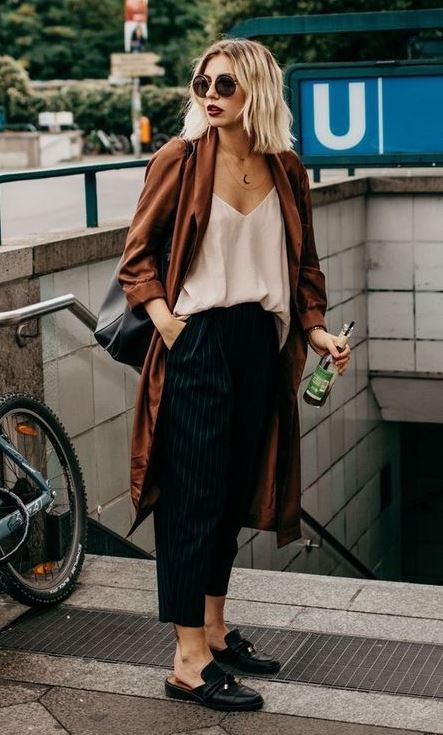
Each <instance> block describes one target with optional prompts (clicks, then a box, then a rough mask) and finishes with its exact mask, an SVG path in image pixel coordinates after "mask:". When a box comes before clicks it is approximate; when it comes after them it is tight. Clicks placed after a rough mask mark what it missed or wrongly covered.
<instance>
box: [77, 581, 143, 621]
mask: <svg viewBox="0 0 443 735" xmlns="http://www.w3.org/2000/svg"><path fill="white" fill-rule="evenodd" d="M64 607H81V608H95V609H100V610H125V611H126V612H135V613H141V614H147V613H154V614H157V611H158V598H157V592H156V591H155V592H154V591H152V590H147V589H135V588H123V587H105V586H104V585H89V584H83V583H81V584H79V585H78V586H77V587H76V589H75V591H74V592H73V593H72V595H71V596H70V597H69V599H68V600H67V601H66V604H65V605H64Z"/></svg>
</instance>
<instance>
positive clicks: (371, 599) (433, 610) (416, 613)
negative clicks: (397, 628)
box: [350, 582, 443, 620]
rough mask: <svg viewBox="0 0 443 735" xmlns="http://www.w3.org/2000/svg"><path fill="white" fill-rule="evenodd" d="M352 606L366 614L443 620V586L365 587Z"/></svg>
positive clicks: (400, 584)
mask: <svg viewBox="0 0 443 735" xmlns="http://www.w3.org/2000/svg"><path fill="white" fill-rule="evenodd" d="M350 607H351V609H352V610H361V611H364V612H377V613H387V614H389V615H396V616H402V615H405V616H408V617H413V618H414V617H415V618H433V619H435V620H443V587H441V588H439V587H437V586H434V585H425V584H414V585H411V584H402V583H399V582H397V583H395V582H392V583H390V584H389V585H386V583H383V582H380V583H379V584H378V585H371V586H369V585H364V586H363V589H362V590H361V592H360V593H359V594H358V595H357V596H356V597H355V598H354V600H353V601H352V604H351V606H350Z"/></svg>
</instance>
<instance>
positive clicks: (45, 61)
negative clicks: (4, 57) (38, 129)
mask: <svg viewBox="0 0 443 735" xmlns="http://www.w3.org/2000/svg"><path fill="white" fill-rule="evenodd" d="M1 5H2V7H1V10H0V13H1V19H0V48H1V49H2V52H3V53H5V54H8V55H10V56H13V57H14V58H15V59H18V60H20V61H21V62H22V63H23V64H24V66H25V67H26V69H27V71H28V72H29V75H30V77H31V79H54V78H55V79H57V78H58V79H66V78H68V79H84V78H87V77H92V78H101V77H107V76H108V74H109V55H110V53H112V52H115V51H123V3H122V2H121V1H120V0H100V2H91V0H57V2H48V0H27V2H21V0H2V3H1Z"/></svg>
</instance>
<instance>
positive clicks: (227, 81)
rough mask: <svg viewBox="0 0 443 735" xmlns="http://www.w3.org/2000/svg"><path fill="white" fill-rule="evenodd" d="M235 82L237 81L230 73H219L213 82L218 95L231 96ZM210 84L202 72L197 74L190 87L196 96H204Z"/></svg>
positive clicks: (235, 85)
mask: <svg viewBox="0 0 443 735" xmlns="http://www.w3.org/2000/svg"><path fill="white" fill-rule="evenodd" d="M237 84H238V82H236V81H235V79H234V77H231V75H230V74H219V75H218V77H217V78H216V80H215V82H214V86H215V91H216V92H217V94H219V95H220V97H231V96H232V95H233V94H234V92H235V90H236V87H237ZM210 86H211V84H210V82H209V81H208V79H207V77H205V75H204V74H197V76H196V77H194V79H193V81H192V88H193V90H194V92H195V94H196V95H197V97H206V95H207V93H208V89H209V87H210Z"/></svg>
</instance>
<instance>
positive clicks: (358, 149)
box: [285, 62, 443, 167]
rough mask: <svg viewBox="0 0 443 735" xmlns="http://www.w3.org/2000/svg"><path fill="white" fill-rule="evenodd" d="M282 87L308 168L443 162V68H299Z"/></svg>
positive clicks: (404, 65) (423, 64)
mask: <svg viewBox="0 0 443 735" xmlns="http://www.w3.org/2000/svg"><path fill="white" fill-rule="evenodd" d="M285 83H286V88H287V92H288V94H289V101H290V104H291V109H292V113H293V115H294V130H293V132H294V135H295V137H296V138H297V142H296V149H297V150H298V152H299V153H300V154H301V156H302V158H303V161H304V163H305V165H309V166H318V167H322V166H328V165H329V166H334V165H337V166H350V167H353V166H356V165H359V166H365V165H371V166H373V165H392V164H400V165H401V164H403V165H420V164H423V165H429V164H441V163H443V63H442V64H436V63H435V62H433V63H430V62H384V63H379V64H374V63H371V64H368V63H367V62H364V63H360V64H326V65H319V64H316V65H307V64H296V65H293V66H291V67H289V68H288V70H287V72H286V77H285Z"/></svg>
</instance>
